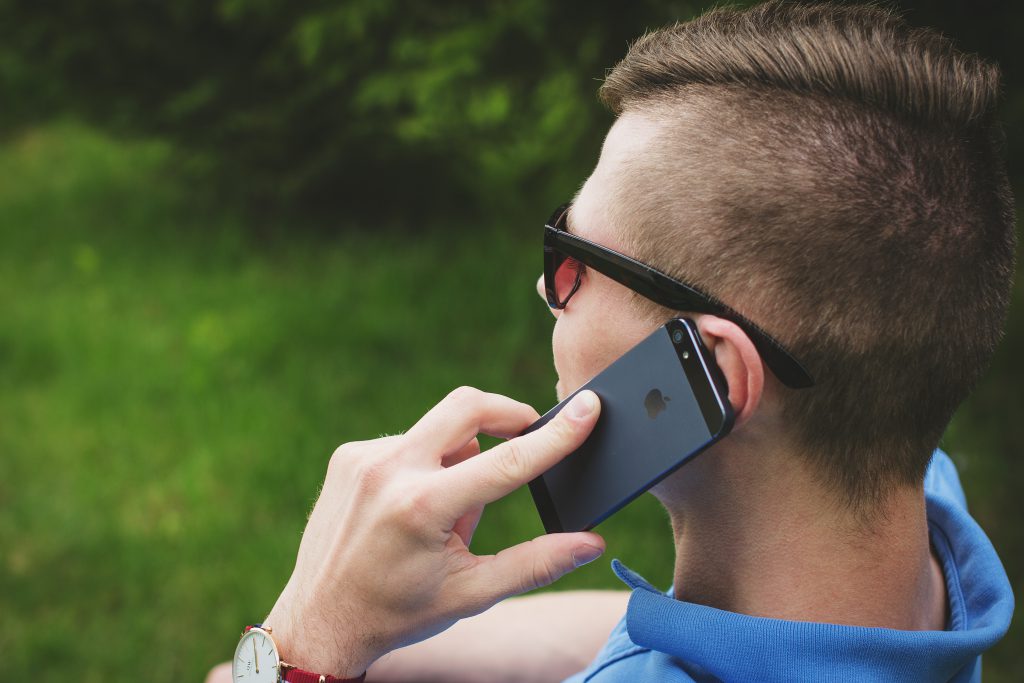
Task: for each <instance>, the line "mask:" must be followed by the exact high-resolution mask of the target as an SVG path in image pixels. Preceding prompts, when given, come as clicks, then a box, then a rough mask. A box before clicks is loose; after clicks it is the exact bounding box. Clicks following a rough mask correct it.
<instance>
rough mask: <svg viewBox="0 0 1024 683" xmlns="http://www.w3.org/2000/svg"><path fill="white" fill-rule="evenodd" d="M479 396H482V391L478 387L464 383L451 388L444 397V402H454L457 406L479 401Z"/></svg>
mask: <svg viewBox="0 0 1024 683" xmlns="http://www.w3.org/2000/svg"><path fill="white" fill-rule="evenodd" d="M481 396H483V392H482V391H480V390H479V389H475V388H473V387H470V386H465V385H464V386H461V387H457V388H455V389H452V390H451V391H450V392H449V393H448V396H446V397H445V402H447V403H454V404H455V405H457V406H468V405H471V404H474V403H476V402H477V401H479V400H480V397H481Z"/></svg>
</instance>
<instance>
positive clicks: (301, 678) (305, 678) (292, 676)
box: [284, 669, 366, 683]
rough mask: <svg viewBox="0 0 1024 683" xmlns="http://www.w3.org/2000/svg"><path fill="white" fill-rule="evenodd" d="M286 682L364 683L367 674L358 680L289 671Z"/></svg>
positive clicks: (296, 670)
mask: <svg viewBox="0 0 1024 683" xmlns="http://www.w3.org/2000/svg"><path fill="white" fill-rule="evenodd" d="M284 680H285V681H287V682H288V683H362V682H363V681H364V680H366V674H365V673H364V674H363V675H362V676H360V677H358V678H335V677H334V676H325V675H323V674H312V673H310V672H308V671H303V670H302V669H288V671H286V672H285V674H284Z"/></svg>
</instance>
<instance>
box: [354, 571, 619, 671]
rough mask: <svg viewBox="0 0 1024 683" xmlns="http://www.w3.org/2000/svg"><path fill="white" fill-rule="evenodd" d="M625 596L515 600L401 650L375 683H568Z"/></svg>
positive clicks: (383, 664)
mask: <svg viewBox="0 0 1024 683" xmlns="http://www.w3.org/2000/svg"><path fill="white" fill-rule="evenodd" d="M628 599H629V593H628V592H625V591H566V592H561V593H559V592H551V593H542V594H539V595H531V596H527V597H522V598H512V599H509V600H505V601H504V602H501V603H498V604H497V605H495V606H494V607H492V608H491V609H489V610H488V611H486V612H484V613H483V614H479V615H477V616H475V617H471V618H469V619H463V620H462V621H460V622H458V623H457V624H455V625H454V626H452V627H451V628H450V629H448V630H447V631H445V632H443V633H440V634H438V635H436V636H434V637H433V638H430V639H428V640H425V641H423V642H420V643H416V644H415V645H410V646H409V647H405V648H401V649H399V650H395V651H394V652H391V653H390V654H388V655H385V656H384V657H382V658H381V659H379V660H378V661H377V662H376V663H375V664H373V666H371V667H370V670H369V673H368V674H367V677H366V680H367V683H371V682H373V683H400V682H411V681H417V682H428V681H446V682H450V683H476V682H477V681H479V682H481V683H483V682H486V683H502V682H508V683H511V682H513V681H515V682H517V683H527V682H534V681H538V682H539V681H560V680H562V679H563V678H566V677H567V676H570V675H572V674H573V673H575V672H577V671H579V670H581V669H583V668H584V667H586V665H587V664H588V663H589V662H590V661H591V660H592V659H593V658H594V656H595V655H596V654H597V652H598V650H599V649H600V648H601V646H602V645H603V644H604V642H605V640H606V639H607V638H608V634H609V633H610V632H611V630H612V628H614V626H615V624H616V623H617V622H618V620H619V619H621V618H622V615H623V614H625V611H626V602H627V600H628Z"/></svg>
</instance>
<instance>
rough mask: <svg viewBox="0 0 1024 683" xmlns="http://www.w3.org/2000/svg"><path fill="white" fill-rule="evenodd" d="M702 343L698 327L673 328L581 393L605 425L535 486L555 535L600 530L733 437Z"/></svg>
mask: <svg viewBox="0 0 1024 683" xmlns="http://www.w3.org/2000/svg"><path fill="white" fill-rule="evenodd" d="M676 330H682V331H683V332H684V335H683V339H682V341H681V342H679V343H674V342H673V339H672V335H673V333H674V332H675V331H676ZM677 337H678V335H677ZM699 340H700V337H699V335H698V334H697V332H696V330H695V329H694V328H693V327H692V323H689V321H683V320H676V321H671V322H670V323H669V324H668V325H666V326H665V327H662V328H659V329H658V330H656V331H655V332H654V333H653V334H651V335H650V336H649V337H647V338H646V339H645V340H643V341H642V342H640V343H639V344H638V345H637V346H635V347H633V348H632V349H631V350H630V351H628V352H627V353H626V354H625V355H623V356H622V357H621V358H619V359H618V360H617V361H615V362H614V363H613V364H612V365H611V366H609V367H608V368H607V369H606V370H604V371H603V372H602V373H601V374H599V375H598V376H597V377H595V378H594V379H592V380H591V381H590V382H588V383H587V384H585V385H584V386H583V387H581V388H580V389H578V390H577V392H574V394H573V395H575V393H578V391H582V390H583V389H591V390H592V391H594V392H595V393H596V394H597V395H598V396H599V397H600V398H601V417H600V419H599V420H598V423H597V426H596V427H595V428H594V431H593V432H592V433H591V435H590V437H589V438H588V439H587V441H586V442H584V444H583V445H582V446H581V447H580V448H579V449H577V450H576V451H575V452H573V453H571V454H570V455H568V456H567V457H566V458H565V459H564V460H562V461H561V462H559V463H558V464H557V465H555V466H554V467H552V468H551V469H550V470H548V471H547V472H545V473H544V474H543V475H541V476H540V477H538V478H537V479H536V480H534V481H533V482H531V484H530V489H531V492H532V493H533V497H534V501H535V502H536V504H537V508H538V510H539V511H540V513H541V518H542V519H543V521H544V526H545V528H546V529H547V530H548V532H557V531H578V530H582V529H590V528H592V527H593V526H595V525H597V524H598V523H599V522H601V521H602V520H604V519H605V518H606V517H608V516H609V515H611V514H612V513H613V512H615V511H616V510H618V509H619V508H621V507H622V506H624V505H625V504H626V503H628V502H629V501H631V500H633V499H634V498H636V497H637V496H638V495H640V494H641V493H643V492H644V491H646V490H647V489H648V488H650V487H651V486H653V485H654V484H655V483H657V482H658V481H659V480H661V479H662V478H663V477H665V476H666V475H667V474H669V473H670V472H672V471H673V470H675V469H676V468H678V467H679V466H680V465H682V464H683V463H684V462H686V461H687V460H688V459H690V458H692V457H693V456H694V455H696V454H697V453H699V452H700V451H701V450H703V449H704V448H706V447H707V446H708V445H710V444H711V443H713V442H714V441H715V440H717V439H718V438H720V437H721V436H722V435H724V434H725V433H726V432H727V431H728V429H729V427H730V426H731V418H732V415H731V412H730V410H729V407H728V403H727V401H725V395H726V394H727V391H726V390H725V388H724V381H722V380H721V376H720V372H719V371H718V368H717V367H716V366H714V365H713V364H711V365H709V361H708V358H707V357H706V355H705V352H704V351H703V346H702V345H701V344H700V341H699ZM571 398H572V396H570V397H568V398H567V399H566V400H564V401H562V402H561V403H559V404H558V405H557V406H555V407H554V408H552V409H551V410H549V411H548V412H547V413H545V414H544V416H543V417H541V418H540V420H538V421H537V422H536V423H534V424H533V425H531V426H530V428H529V429H528V430H527V431H532V430H533V429H536V428H537V427H539V426H541V425H542V424H544V423H545V422H547V421H548V420H550V419H551V418H552V417H554V415H556V414H557V413H558V411H559V410H561V408H562V407H563V406H564V405H565V404H566V403H567V402H568V401H569V400H570V399H571Z"/></svg>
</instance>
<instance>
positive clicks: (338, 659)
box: [263, 612, 373, 681]
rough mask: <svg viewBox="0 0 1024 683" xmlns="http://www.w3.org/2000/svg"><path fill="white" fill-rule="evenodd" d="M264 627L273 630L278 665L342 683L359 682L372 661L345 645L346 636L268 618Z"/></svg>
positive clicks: (281, 619) (271, 616)
mask: <svg viewBox="0 0 1024 683" xmlns="http://www.w3.org/2000/svg"><path fill="white" fill-rule="evenodd" d="M263 627H264V628H265V629H268V630H272V632H273V635H274V642H275V643H276V644H277V649H278V653H279V655H280V657H281V661H282V662H283V663H285V664H287V665H289V666H291V667H294V668H296V669H301V670H302V671H311V672H315V673H317V674H323V675H325V676H332V677H334V678H337V679H339V680H342V681H347V680H353V681H356V680H362V676H363V675H364V674H365V673H366V670H367V669H368V668H369V666H370V664H371V663H372V661H373V658H372V657H371V656H369V655H368V654H366V653H361V652H357V651H356V650H357V649H356V648H353V647H351V646H349V645H347V644H346V643H347V639H346V638H345V634H343V633H339V632H337V631H335V630H332V631H331V632H330V633H327V632H324V631H321V630H318V628H316V627H309V626H308V625H304V624H296V623H295V622H294V621H293V620H291V619H283V618H277V617H275V615H274V614H273V612H272V613H271V614H270V616H268V617H267V620H266V621H265V622H264V623H263Z"/></svg>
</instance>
